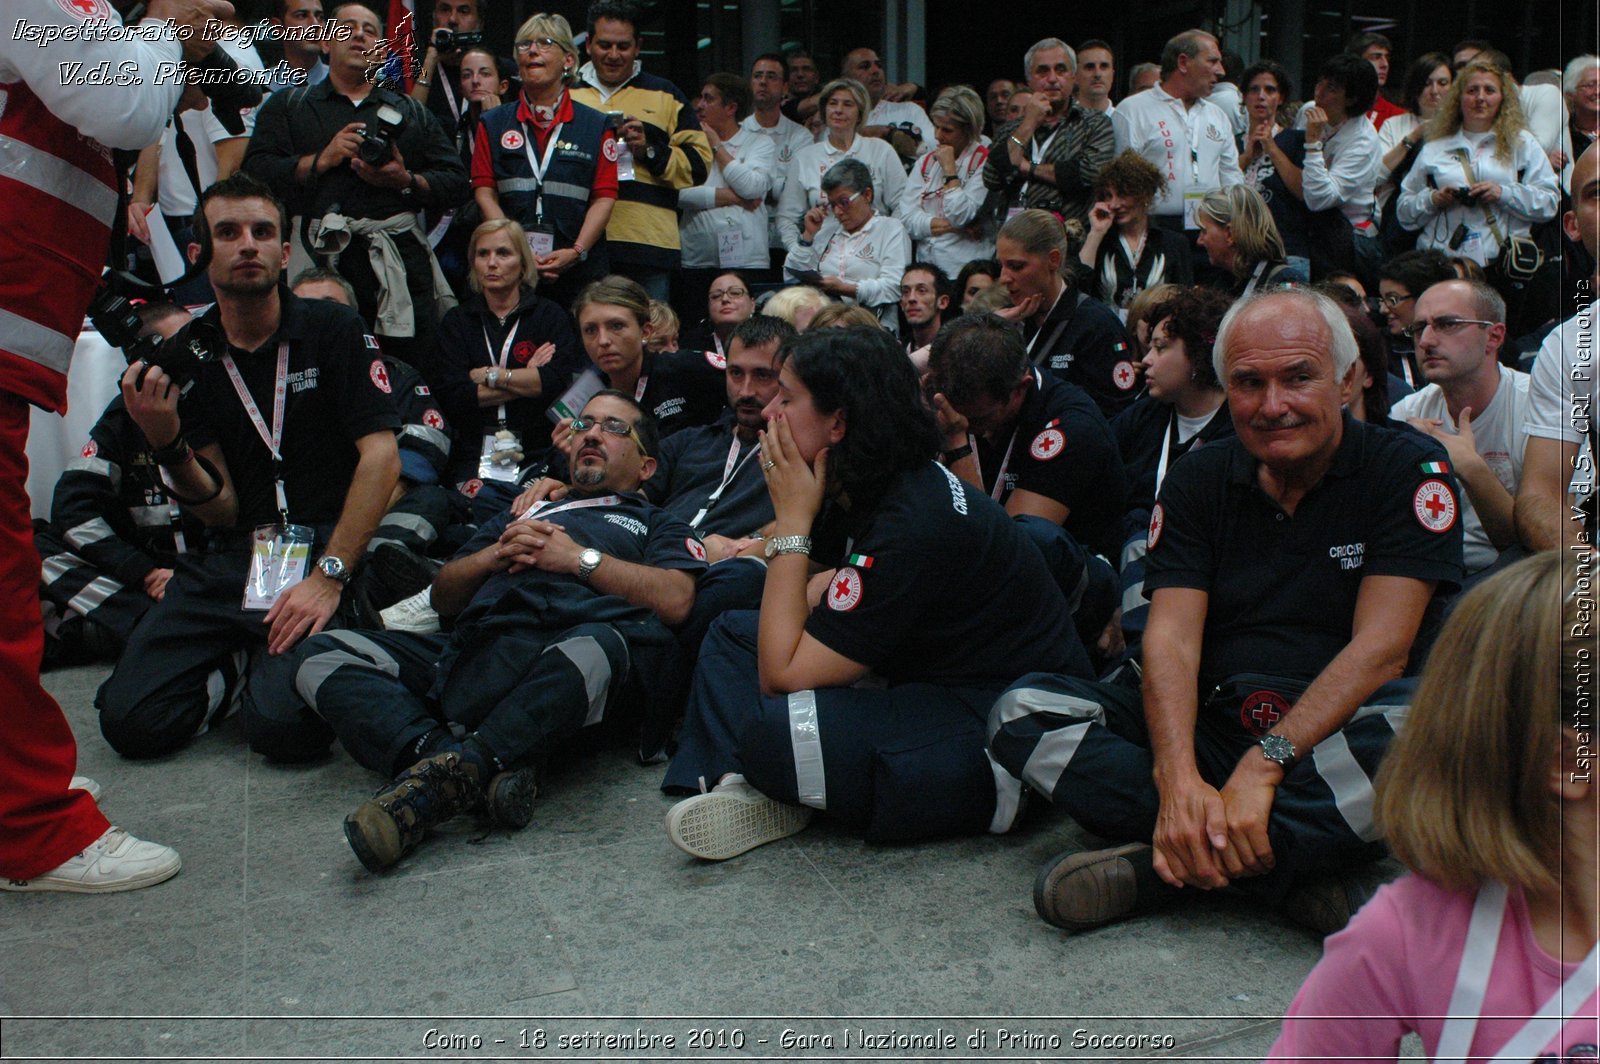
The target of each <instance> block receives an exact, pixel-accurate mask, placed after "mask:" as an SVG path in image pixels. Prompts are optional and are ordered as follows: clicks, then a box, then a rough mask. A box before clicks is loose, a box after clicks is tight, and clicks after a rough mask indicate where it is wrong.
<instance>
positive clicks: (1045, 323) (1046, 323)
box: [1028, 285, 1072, 365]
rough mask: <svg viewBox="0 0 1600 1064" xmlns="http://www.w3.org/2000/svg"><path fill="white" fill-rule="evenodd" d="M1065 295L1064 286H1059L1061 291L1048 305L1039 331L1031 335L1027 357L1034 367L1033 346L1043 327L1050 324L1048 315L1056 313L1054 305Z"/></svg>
mask: <svg viewBox="0 0 1600 1064" xmlns="http://www.w3.org/2000/svg"><path fill="white" fill-rule="evenodd" d="M1066 294H1067V286H1066V285H1062V286H1061V291H1059V292H1057V293H1056V298H1055V300H1054V302H1052V303H1051V304H1050V311H1049V313H1047V314H1045V316H1044V320H1043V321H1041V322H1040V323H1039V331H1038V332H1036V333H1034V334H1033V339H1031V340H1029V341H1028V357H1029V359H1030V360H1032V361H1033V363H1034V364H1035V365H1037V364H1038V361H1039V360H1038V359H1035V358H1033V345H1034V344H1036V343H1038V342H1039V337H1041V336H1043V335H1044V327H1045V326H1046V325H1048V324H1049V323H1050V315H1051V314H1054V313H1055V312H1056V304H1057V303H1060V302H1061V297H1062V296H1064V295H1066ZM1071 320H1072V319H1071V318H1068V319H1067V321H1071ZM1066 324H1067V323H1066V322H1062V323H1061V327H1062V328H1065V327H1066ZM1059 331H1060V330H1059V329H1058V330H1057V332H1059ZM1047 346H1048V345H1047Z"/></svg>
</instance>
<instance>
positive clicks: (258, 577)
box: [222, 340, 315, 610]
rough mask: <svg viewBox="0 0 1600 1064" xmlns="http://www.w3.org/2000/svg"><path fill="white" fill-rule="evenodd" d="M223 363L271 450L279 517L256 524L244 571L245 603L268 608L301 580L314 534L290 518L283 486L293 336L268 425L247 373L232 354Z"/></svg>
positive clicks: (284, 344) (285, 348) (282, 355)
mask: <svg viewBox="0 0 1600 1064" xmlns="http://www.w3.org/2000/svg"><path fill="white" fill-rule="evenodd" d="M222 365H223V367H224V368H225V369H227V371H228V379H229V380H230V381H232V382H233V390H234V391H235V392H236V393H237V394H238V396H239V402H240V403H241V404H242V405H243V406H244V412H245V413H246V414H248V415H249V416H250V423H251V424H253V425H254V426H255V429H256V434H257V435H259V436H260V437H261V442H262V443H264V444H266V445H267V453H268V454H270V455H271V456H272V487H273V491H274V493H275V495H276V497H277V503H278V520H277V521H276V522H274V523H272V524H268V525H257V526H256V528H255V531H254V532H253V533H252V534H251V542H250V571H249V573H248V574H247V575H246V577H245V585H244V603H243V607H244V609H247V610H269V609H271V608H272V605H273V603H275V602H277V601H278V598H279V596H281V595H282V594H283V593H284V592H285V591H287V590H289V589H290V588H291V587H293V586H294V585H296V584H298V583H299V582H300V581H301V580H304V579H305V576H306V572H307V571H308V570H309V568H310V565H311V547H312V543H313V541H314V539H315V534H314V533H313V532H312V530H311V529H309V528H307V527H306V526H305V525H296V524H291V523H290V522H289V498H288V495H287V493H286V492H285V491H284V487H283V410H284V406H285V405H286V403H287V400H288V395H289V341H287V340H283V341H280V342H279V344H278V367H277V373H276V376H275V378H274V382H273V388H272V427H271V428H270V429H269V428H268V427H267V423H266V421H265V420H264V419H263V418H262V416H261V409H260V408H259V407H257V406H256V401H255V399H254V398H252V397H251V395H250V389H249V388H247V387H245V383H244V378H243V377H242V376H240V375H239V367H238V366H237V365H235V364H234V361H233V356H232V355H223V356H222Z"/></svg>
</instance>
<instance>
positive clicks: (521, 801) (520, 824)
mask: <svg viewBox="0 0 1600 1064" xmlns="http://www.w3.org/2000/svg"><path fill="white" fill-rule="evenodd" d="M537 797H539V781H538V778H537V777H536V776H535V774H534V772H533V770H532V769H526V768H524V769H518V770H517V771H514V772H502V773H500V774H499V775H498V776H496V777H494V779H492V780H490V781H489V793H488V794H487V795H486V796H485V799H484V804H485V806H486V807H487V809H488V812H489V819H490V820H492V821H494V822H495V823H496V824H498V825H499V826H501V827H503V828H510V829H512V830H513V831H520V830H521V829H523V828H525V827H527V826H528V825H529V824H530V823H532V822H533V801H534V799H535V798H537Z"/></svg>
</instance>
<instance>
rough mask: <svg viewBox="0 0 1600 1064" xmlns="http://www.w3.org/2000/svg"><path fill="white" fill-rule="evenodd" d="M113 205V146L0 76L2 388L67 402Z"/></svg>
mask: <svg viewBox="0 0 1600 1064" xmlns="http://www.w3.org/2000/svg"><path fill="white" fill-rule="evenodd" d="M116 209H117V190H116V173H115V170H114V168H113V166H112V162H111V149H109V148H107V147H106V146H105V145H103V144H100V143H99V142H98V141H95V140H91V139H90V138H88V137H86V136H84V135H82V134H81V133H79V132H78V131H77V130H76V129H74V128H73V127H71V126H69V125H68V124H67V123H65V122H63V121H62V120H61V119H59V118H57V117H56V116H55V115H54V114H52V113H51V112H50V110H49V108H47V107H45V105H44V102H43V101H42V100H40V99H39V97H38V96H36V95H35V94H34V92H33V90H32V89H30V88H29V87H28V86H27V84H26V83H25V82H22V81H12V82H0V390H4V391H7V392H11V393H12V394H15V395H19V396H21V397H22V398H24V399H26V400H28V401H29V402H30V403H34V404H36V405H38V406H42V407H44V408H46V409H48V410H54V411H58V412H59V411H64V410H65V409H66V406H67V364H68V363H69V362H70V361H71V360H72V348H73V345H74V344H75V343H76V342H77V337H78V333H79V332H80V331H81V330H82V328H83V315H84V311H85V310H87V309H88V306H89V300H90V298H91V297H92V296H93V294H94V290H95V288H96V286H97V285H98V284H99V281H100V271H101V268H102V267H103V266H104V265H105V261H106V252H107V249H108V247H109V244H110V241H111V222H112V219H113V217H114V216H115V213H116Z"/></svg>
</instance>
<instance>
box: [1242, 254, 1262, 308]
mask: <svg viewBox="0 0 1600 1064" xmlns="http://www.w3.org/2000/svg"><path fill="white" fill-rule="evenodd" d="M1266 272H1267V260H1266V259H1262V260H1261V261H1260V262H1258V263H1256V268H1255V269H1254V270H1252V271H1250V283H1249V284H1247V285H1245V286H1244V291H1243V292H1240V293H1239V298H1240V299H1243V298H1244V297H1245V296H1247V295H1249V294H1250V293H1251V292H1254V291H1255V290H1256V285H1258V284H1260V283H1261V275H1262V274H1264V273H1266Z"/></svg>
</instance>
